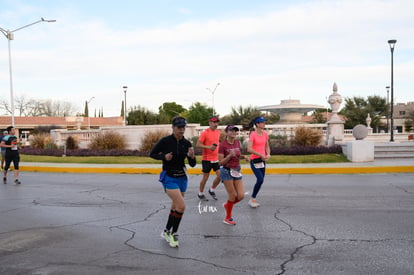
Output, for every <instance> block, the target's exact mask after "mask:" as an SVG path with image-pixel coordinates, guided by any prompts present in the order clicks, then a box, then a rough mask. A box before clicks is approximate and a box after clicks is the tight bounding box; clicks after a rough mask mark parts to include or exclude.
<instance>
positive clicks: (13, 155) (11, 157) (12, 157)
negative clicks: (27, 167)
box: [4, 151, 20, 171]
mask: <svg viewBox="0 0 414 275" xmlns="http://www.w3.org/2000/svg"><path fill="white" fill-rule="evenodd" d="M12 162H13V166H14V169H15V170H19V162H20V154H19V153H18V152H17V151H15V152H13V151H12V152H6V158H5V166H4V170H6V171H7V170H9V168H10V164H11V163H12Z"/></svg>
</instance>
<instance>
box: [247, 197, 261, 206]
mask: <svg viewBox="0 0 414 275" xmlns="http://www.w3.org/2000/svg"><path fill="white" fill-rule="evenodd" d="M247 204H248V205H250V207H252V208H256V207H259V206H260V204H259V203H258V202H257V201H256V199H253V198H251V199H250V200H249V202H248V203H247Z"/></svg>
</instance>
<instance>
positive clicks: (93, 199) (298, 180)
mask: <svg viewBox="0 0 414 275" xmlns="http://www.w3.org/2000/svg"><path fill="white" fill-rule="evenodd" d="M200 178H201V176H200V175H190V184H189V189H188V191H187V194H186V204H187V209H186V212H185V214H184V217H183V221H182V223H181V225H180V229H179V233H180V237H179V238H180V247H179V248H171V247H169V246H168V244H167V243H166V242H165V241H164V240H162V239H161V238H160V232H161V230H162V229H163V227H164V226H165V222H166V219H167V215H168V212H169V204H170V201H169V199H168V198H167V197H166V195H165V194H164V193H163V190H162V188H161V185H160V184H159V183H158V182H157V176H156V175H132V174H69V173H61V174H58V173H31V172H25V173H22V176H21V179H22V185H20V186H16V185H14V184H11V183H9V184H7V185H3V184H2V185H1V186H0V274H35V275H39V274H100V275H101V274H111V275H113V274H330V275H332V274H364V275H366V274H387V275H390V274H414V264H413V255H414V230H413V228H414V218H413V217H414V174H412V173H397V174H393V173H389V174H346V175H344V174H339V175H332V174H325V175H324V174H322V175H268V176H267V178H266V180H265V183H264V185H263V188H262V190H261V193H260V194H259V196H258V202H260V203H261V206H260V207H259V208H257V209H251V208H249V207H248V206H247V199H246V200H245V201H242V202H240V203H239V204H237V205H236V206H235V208H234V213H233V215H234V219H235V220H236V222H237V225H236V226H229V225H226V224H224V223H222V220H223V217H224V210H223V208H222V203H223V202H224V201H225V197H226V195H225V191H224V188H223V186H222V185H220V186H219V187H218V192H217V194H218V196H219V200H218V201H212V200H210V201H208V202H205V203H202V204H201V205H200V204H199V200H198V199H197V198H196V193H197V189H198V183H199V180H200ZM244 180H245V188H246V191H249V192H251V190H252V187H253V181H254V177H253V176H251V175H247V176H245V178H244ZM10 181H11V180H10ZM209 184H210V183H208V185H209Z"/></svg>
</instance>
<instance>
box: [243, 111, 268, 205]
mask: <svg viewBox="0 0 414 275" xmlns="http://www.w3.org/2000/svg"><path fill="white" fill-rule="evenodd" d="M265 122H266V119H265V118H264V117H262V116H260V117H256V118H254V119H253V120H252V122H251V126H253V125H254V126H255V130H254V131H253V132H251V133H250V136H249V145H248V147H247V152H249V153H250V154H251V155H250V167H251V169H252V171H253V173H254V175H255V176H256V184H255V185H254V188H253V193H252V196H251V198H250V200H249V202H248V204H249V205H250V207H252V208H256V207H258V206H260V204H259V203H258V202H257V201H256V197H257V194H258V193H259V191H260V188H261V187H262V184H263V182H264V177H265V174H266V161H267V160H268V159H269V158H270V146H269V136H268V135H267V133H266V132H265V130H264V129H265V127H266V123H265Z"/></svg>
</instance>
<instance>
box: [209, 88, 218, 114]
mask: <svg viewBox="0 0 414 275" xmlns="http://www.w3.org/2000/svg"><path fill="white" fill-rule="evenodd" d="M218 85H220V83H217V84H216V87H214V90H211V89H210V88H206V89H207V90H208V91H209V92H210V93H211V95H212V97H213V116H214V115H215V112H214V93H215V92H216V89H217V87H218Z"/></svg>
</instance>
